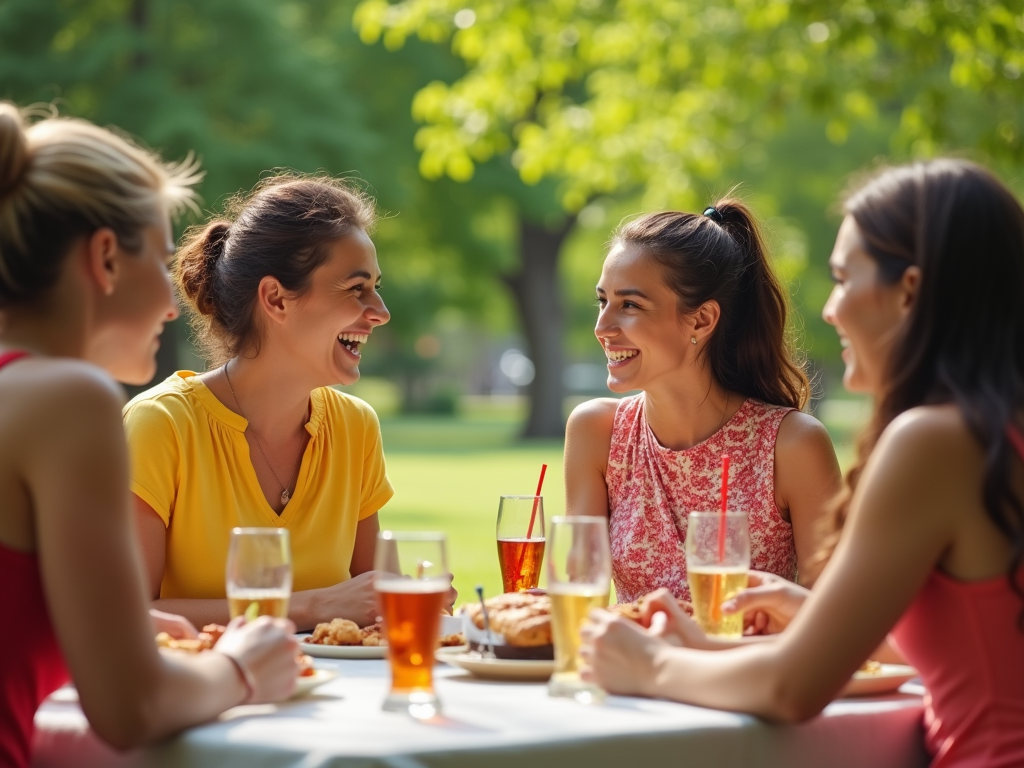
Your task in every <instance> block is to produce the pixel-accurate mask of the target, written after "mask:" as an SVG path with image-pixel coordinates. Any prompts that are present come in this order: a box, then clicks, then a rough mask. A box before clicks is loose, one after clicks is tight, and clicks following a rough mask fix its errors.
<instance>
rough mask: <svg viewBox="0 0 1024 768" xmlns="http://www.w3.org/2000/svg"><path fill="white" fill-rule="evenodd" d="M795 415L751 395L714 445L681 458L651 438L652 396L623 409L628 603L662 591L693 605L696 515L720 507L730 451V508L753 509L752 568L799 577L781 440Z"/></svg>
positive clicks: (622, 555) (619, 512)
mask: <svg viewBox="0 0 1024 768" xmlns="http://www.w3.org/2000/svg"><path fill="white" fill-rule="evenodd" d="M791 410H793V409H792V408H785V407H782V406H776V405H767V404H766V403H762V402H761V401H759V400H754V399H753V398H748V399H747V400H746V401H744V403H743V404H742V405H741V406H740V408H739V410H737V411H736V413H735V414H734V415H733V417H732V418H731V419H729V421H727V422H726V423H725V424H724V425H723V426H722V427H721V429H719V430H718V431H717V432H716V433H715V434H713V435H712V436H711V437H709V438H708V439H707V440H705V441H704V442H702V443H698V444H697V445H695V446H693V447H692V448H687V449H686V450H683V451H673V450H669V449H668V448H665V447H663V446H662V445H661V444H660V443H659V442H658V440H657V438H656V437H655V436H654V433H653V432H652V431H651V428H650V426H649V425H648V423H647V418H646V416H645V415H644V395H643V394H642V393H641V394H639V395H635V396H633V397H627V398H624V399H623V400H622V401H620V402H619V405H618V407H617V408H616V410H615V421H614V424H613V427H612V439H611V449H610V450H609V453H608V469H607V472H606V474H605V482H606V483H607V485H608V509H609V520H608V525H609V530H610V533H611V550H612V575H613V578H614V581H615V593H616V597H617V599H618V600H619V602H623V603H625V602H633V601H635V600H637V599H638V598H640V597H643V596H644V595H646V594H647V593H648V592H651V591H653V590H655V589H658V588H659V587H666V588H667V589H669V590H671V591H672V593H673V594H674V595H675V596H676V597H678V598H681V599H683V600H689V599H690V588H689V585H688V584H687V582H686V555H685V549H684V544H685V542H686V521H687V515H688V514H689V513H690V512H691V511H692V512H698V511H702V510H715V509H718V508H719V507H720V505H721V500H720V495H721V487H722V455H723V454H726V453H727V454H729V460H730V469H729V508H730V509H731V510H746V512H747V520H748V524H749V527H750V566H751V568H755V569H757V570H761V571H768V572H770V573H775V574H778V575H779V576H782V577H784V578H787V579H791V580H792V579H795V578H796V565H797V563H796V547H795V545H794V543H793V529H792V526H791V525H790V524H789V523H788V522H786V521H785V520H784V519H783V518H782V516H781V515H780V514H779V510H778V507H776V506H775V438H776V436H777V435H778V433H779V425H780V424H781V423H782V419H783V418H785V416H786V414H787V413H789V412H790V411H791Z"/></svg>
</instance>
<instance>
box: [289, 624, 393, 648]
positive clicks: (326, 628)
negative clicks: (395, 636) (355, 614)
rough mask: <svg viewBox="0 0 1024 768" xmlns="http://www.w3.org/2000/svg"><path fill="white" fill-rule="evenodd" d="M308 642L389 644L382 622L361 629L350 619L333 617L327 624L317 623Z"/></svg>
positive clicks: (318, 643)
mask: <svg viewBox="0 0 1024 768" xmlns="http://www.w3.org/2000/svg"><path fill="white" fill-rule="evenodd" d="M306 642H307V643H313V644H314V645H348V646H352V645H387V642H386V641H385V640H384V627H383V626H382V625H381V624H371V625H370V626H368V627H363V628H361V629H360V627H359V625H358V624H356V623H355V622H354V621H349V620H348V619H333V620H332V621H331V622H329V623H326V624H317V625H316V627H314V629H313V634H312V635H310V636H309V637H308V638H306Z"/></svg>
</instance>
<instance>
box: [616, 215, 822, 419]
mask: <svg viewBox="0 0 1024 768" xmlns="http://www.w3.org/2000/svg"><path fill="white" fill-rule="evenodd" d="M713 208H714V211H710V210H709V213H710V214H711V215H709V216H705V215H699V214H693V213H679V212H676V211H668V212H664V213H651V214H648V215H646V216H642V217H641V218H639V219H636V220H635V221H631V222H629V223H627V224H625V225H624V226H622V227H621V228H620V229H619V230H618V231H617V232H616V233H615V235H614V242H620V243H623V244H625V245H631V246H635V247H638V248H640V249H642V251H643V252H644V253H646V254H647V255H649V256H650V257H651V258H652V259H654V261H655V262H657V263H658V264H660V265H661V266H662V267H663V268H664V270H665V275H666V280H667V282H668V285H669V287H670V288H672V290H673V291H675V293H676V295H677V296H678V297H679V307H680V310H681V311H682V312H686V313H688V312H693V311H695V310H696V309H697V308H698V307H700V305H701V304H703V303H704V302H706V301H711V300H714V301H717V302H718V305H719V307H720V308H721V315H720V318H719V321H718V327H717V328H715V332H714V333H713V334H712V335H711V338H710V339H709V340H708V343H707V345H706V347H705V350H704V354H705V356H706V359H707V361H708V364H709V365H710V366H711V373H712V375H714V377H715V380H716V381H717V382H718V383H719V384H720V385H721V386H722V387H724V388H725V389H727V390H729V391H730V392H738V393H739V394H741V395H745V396H747V397H755V398H757V399H758V400H763V401H764V402H766V403H770V404H772V405H785V406H789V407H792V408H803V407H804V405H805V404H806V403H807V400H808V398H809V397H810V386H809V384H808V381H807V375H806V374H805V373H804V370H803V367H802V365H800V363H799V362H797V360H796V357H795V354H794V352H793V348H792V346H791V344H790V341H789V339H787V337H786V330H787V329H786V313H787V306H786V294H785V292H784V291H783V289H782V286H781V285H780V284H779V281H778V278H776V277H775V273H774V272H773V270H772V268H771V264H770V263H769V262H768V255H767V250H766V248H765V246H764V240H763V238H762V237H761V233H760V230H759V228H758V226H757V222H756V221H755V220H754V217H753V214H751V212H750V209H748V208H747V207H746V206H745V205H744V204H743V203H742V202H740V201H739V200H737V199H735V198H725V199H722V200H719V201H718V202H717V203H715V204H714V206H713Z"/></svg>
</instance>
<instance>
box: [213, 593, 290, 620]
mask: <svg viewBox="0 0 1024 768" xmlns="http://www.w3.org/2000/svg"><path fill="white" fill-rule="evenodd" d="M289 597H290V595H289V593H288V592H285V591H281V590H275V589H239V590H236V591H234V592H232V593H231V597H229V598H228V611H229V612H230V614H231V618H232V619H233V618H235V617H236V616H248V617H249V618H253V617H254V616H274V617H276V618H279V619H283V618H286V617H287V616H288V598H289ZM253 606H255V607H253Z"/></svg>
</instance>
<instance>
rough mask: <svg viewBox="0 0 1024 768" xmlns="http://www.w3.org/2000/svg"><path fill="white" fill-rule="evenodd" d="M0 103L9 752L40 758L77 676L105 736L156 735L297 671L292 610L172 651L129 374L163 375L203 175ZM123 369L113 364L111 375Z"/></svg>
mask: <svg viewBox="0 0 1024 768" xmlns="http://www.w3.org/2000/svg"><path fill="white" fill-rule="evenodd" d="M29 122H30V121H28V120H26V118H25V117H24V116H23V115H22V113H21V112H20V111H19V110H18V109H17V108H16V107H15V106H13V105H11V104H9V103H0V498H3V500H4V501H3V504H2V506H0V610H2V611H3V613H4V614H5V615H7V616H9V617H14V618H15V621H14V623H10V624H8V625H7V626H6V627H5V630H4V631H3V632H2V633H0V679H2V680H3V686H2V689H0V764H2V765H4V766H27V765H28V764H29V763H30V762H31V754H30V750H31V737H32V721H33V715H34V713H35V710H36V709H37V708H38V706H39V704H40V702H41V701H42V699H43V698H44V697H46V696H47V695H48V694H49V693H50V692H52V691H53V690H54V689H55V688H57V687H58V686H60V685H62V684H63V683H64V682H65V681H66V680H67V679H68V676H69V674H70V677H71V678H72V679H73V680H74V682H75V685H76V687H77V688H78V694H79V697H80V700H81V703H82V708H83V709H84V711H85V714H86V716H87V717H88V718H89V722H90V724H91V725H92V727H93V729H94V730H95V731H96V733H97V734H98V735H99V736H100V737H101V738H103V739H105V740H106V741H108V742H109V743H111V744H112V745H114V746H115V747H119V748H127V747H131V746H134V745H138V744H142V743H146V742H151V741H154V740H157V739H160V738H162V737H165V736H167V735H168V734H171V733H173V732H175V731H178V730H180V729H182V728H185V727H187V726H190V725H193V724H196V723H201V722H203V721H205V720H209V719H211V718H213V717H215V716H216V715H217V714H219V713H220V712H222V711H223V710H225V709H227V708H228V707H232V706H234V705H236V704H240V703H242V702H245V701H276V700H280V699H283V698H285V697H287V696H288V695H289V694H290V693H291V691H292V690H293V689H294V686H295V680H296V675H297V673H298V668H297V661H296V651H297V648H296V644H295V640H294V639H293V638H292V637H291V635H290V633H291V631H293V627H292V625H291V623H290V622H287V621H283V620H272V619H267V618H264V619H260V620H258V621H256V622H253V623H251V624H245V625H240V624H239V623H236V624H235V625H233V626H231V627H229V629H228V631H227V632H226V633H225V634H224V636H223V637H222V639H221V640H220V642H219V643H218V644H217V646H216V648H215V649H214V650H213V651H212V652H209V653H204V654H200V655H197V656H195V657H194V658H177V657H171V656H165V655H163V654H161V653H160V652H159V651H158V650H157V648H156V645H155V643H154V638H153V634H154V632H153V626H152V624H151V622H150V617H149V615H147V595H146V592H145V588H144V577H143V573H142V568H141V564H140V561H139V554H138V550H137V545H136V542H135V538H134V524H133V519H132V516H131V505H130V499H129V493H128V460H127V455H126V450H125V441H124V432H123V428H122V425H121V419H120V411H121V407H122V403H123V393H122V390H121V388H120V387H119V386H118V385H117V384H116V383H115V381H114V380H113V378H116V379H119V380H121V381H124V382H128V383H142V382H145V381H148V380H149V379H150V378H151V377H152V375H153V372H154V370H155V367H156V365H155V360H154V355H155V352H156V350H157V347H158V344H159V340H158V337H159V334H160V330H161V328H162V327H163V325H164V324H165V323H166V322H167V321H169V320H172V319H173V318H174V317H176V316H177V308H176V306H175V302H174V300H173V297H172V294H171V289H170V284H169V281H168V277H167V259H168V258H169V256H170V255H171V254H172V253H173V243H172V240H171V230H170V223H169V219H168V214H169V213H171V212H174V211H176V210H179V209H180V208H181V207H182V206H183V205H185V204H188V202H189V201H190V200H191V198H192V191H191V189H190V187H191V185H192V184H194V183H195V181H196V180H197V178H198V175H197V174H196V172H195V169H194V167H193V166H191V165H189V164H187V163H186V164H182V165H177V166H169V165H165V164H164V163H162V162H160V160H159V159H158V158H156V157H155V156H153V155H152V154H150V153H149V152H146V151H144V150H142V149H140V148H139V147H137V146H135V145H133V144H132V143H130V142H129V141H128V140H127V139H124V138H121V137H119V136H117V135H115V134H113V133H111V132H110V131H107V130H103V129H101V128H98V127H96V126H94V125H91V124H90V123H87V122H84V121H81V120H69V119H59V118H53V117H51V118H49V119H43V120H39V121H37V122H34V123H32V124H31V125H30V124H29ZM112 377H113V378H112Z"/></svg>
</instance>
